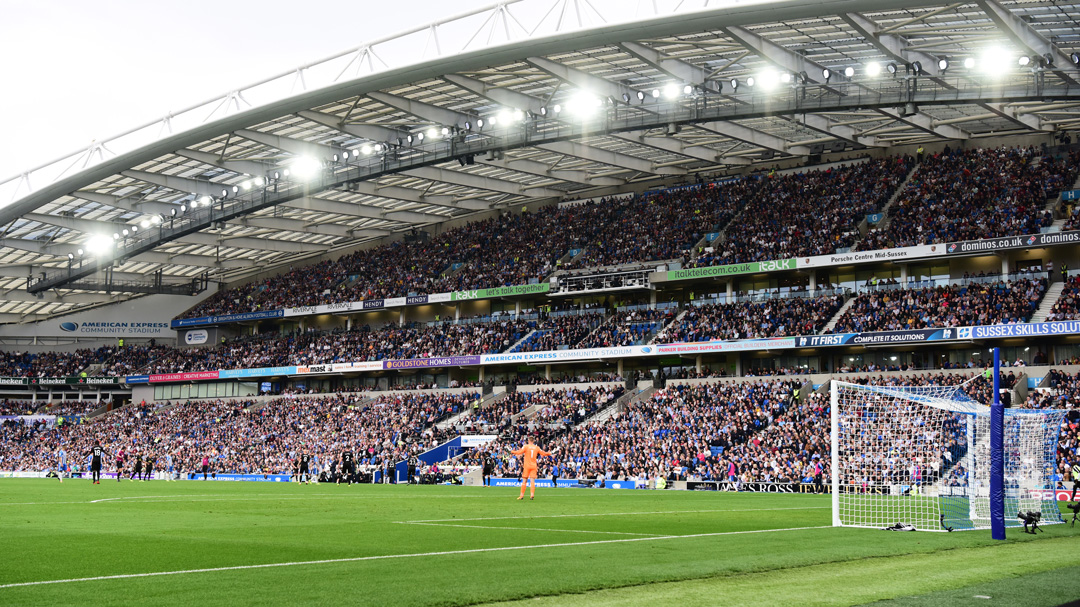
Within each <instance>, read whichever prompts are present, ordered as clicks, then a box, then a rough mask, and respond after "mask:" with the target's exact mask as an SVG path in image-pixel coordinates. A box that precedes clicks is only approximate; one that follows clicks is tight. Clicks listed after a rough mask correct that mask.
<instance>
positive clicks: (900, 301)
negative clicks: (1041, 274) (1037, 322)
mask: <svg viewBox="0 0 1080 607" xmlns="http://www.w3.org/2000/svg"><path fill="white" fill-rule="evenodd" d="M1045 292H1046V280H1045V279H1038V280H1028V279H1021V280H1015V281H1013V282H995V283H990V284H970V285H950V286H941V287H933V288H929V287H928V288H923V289H904V290H896V291H893V290H877V291H866V292H863V293H861V294H860V295H858V296H857V297H856V299H855V301H854V302H853V303H852V305H851V306H850V307H849V308H848V310H847V311H845V312H844V314H843V315H842V316H841V317H840V318H839V319H837V322H836V323H835V325H834V326H833V328H832V332H833V333H857V332H864V331H905V330H911V329H924V328H930V327H933V328H937V327H962V326H971V325H991V324H1009V323H1020V322H1027V321H1028V320H1030V319H1031V315H1032V314H1034V313H1035V309H1036V308H1037V307H1038V303H1039V300H1040V299H1041V298H1042V296H1043V293H1045Z"/></svg>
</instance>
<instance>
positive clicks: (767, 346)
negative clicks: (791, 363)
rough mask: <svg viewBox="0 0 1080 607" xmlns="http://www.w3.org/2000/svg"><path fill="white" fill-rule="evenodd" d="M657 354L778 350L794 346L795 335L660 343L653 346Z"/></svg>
mask: <svg viewBox="0 0 1080 607" xmlns="http://www.w3.org/2000/svg"><path fill="white" fill-rule="evenodd" d="M653 347H654V348H655V349H656V353H657V354H701V353H705V352H741V351H745V350H776V349H784V348H794V347H795V338H794V337H776V338H772V339H745V340H741V341H709V342H703V343H685V344H660V345H658V346H653Z"/></svg>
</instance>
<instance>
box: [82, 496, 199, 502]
mask: <svg viewBox="0 0 1080 607" xmlns="http://www.w3.org/2000/svg"><path fill="white" fill-rule="evenodd" d="M163 497H164V498H173V497H177V496H175V495H133V496H127V497H106V498H102V499H99V500H90V501H89V502H86V503H88V504H100V503H101V502H115V501H117V500H155V499H160V498H163ZM187 497H214V496H213V495H209V494H206V495H190V496H187Z"/></svg>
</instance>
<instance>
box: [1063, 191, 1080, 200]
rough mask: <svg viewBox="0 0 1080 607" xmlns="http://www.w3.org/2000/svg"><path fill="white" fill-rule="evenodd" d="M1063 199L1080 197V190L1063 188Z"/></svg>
mask: <svg viewBox="0 0 1080 607" xmlns="http://www.w3.org/2000/svg"><path fill="white" fill-rule="evenodd" d="M1061 199H1062V200H1064V201H1069V200H1077V199H1080V190H1062V191H1061Z"/></svg>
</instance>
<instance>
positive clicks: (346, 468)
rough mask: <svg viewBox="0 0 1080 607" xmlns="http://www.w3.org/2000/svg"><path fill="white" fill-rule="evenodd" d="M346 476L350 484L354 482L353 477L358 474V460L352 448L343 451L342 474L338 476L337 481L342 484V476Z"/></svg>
mask: <svg viewBox="0 0 1080 607" xmlns="http://www.w3.org/2000/svg"><path fill="white" fill-rule="evenodd" d="M342 476H344V477H345V478H346V480H348V481H349V484H350V485H351V484H352V481H353V477H354V476H356V460H355V459H353V452H352V449H346V450H344V451H342V452H341V476H339V477H338V479H337V482H338V484H339V485H340V484H341V477H342Z"/></svg>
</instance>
